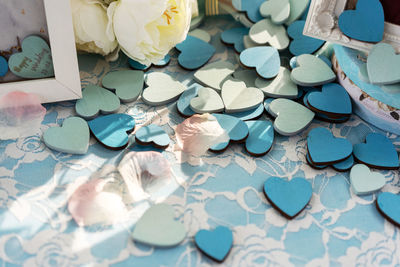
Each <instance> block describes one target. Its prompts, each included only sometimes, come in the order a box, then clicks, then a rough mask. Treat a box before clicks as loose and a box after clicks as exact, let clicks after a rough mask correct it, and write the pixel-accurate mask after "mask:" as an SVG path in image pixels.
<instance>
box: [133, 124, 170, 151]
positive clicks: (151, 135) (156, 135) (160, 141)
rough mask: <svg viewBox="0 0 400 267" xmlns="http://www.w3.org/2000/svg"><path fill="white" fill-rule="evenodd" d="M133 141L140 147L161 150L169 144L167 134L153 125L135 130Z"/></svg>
mask: <svg viewBox="0 0 400 267" xmlns="http://www.w3.org/2000/svg"><path fill="white" fill-rule="evenodd" d="M135 139H136V142H137V143H139V144H140V145H153V146H155V147H156V148H161V149H165V148H167V147H168V146H169V143H170V142H171V139H170V138H169V136H168V134H167V133H166V132H165V131H164V130H163V129H162V128H161V127H160V126H158V125H154V124H150V125H148V126H143V127H141V128H140V129H139V130H137V132H136V133H135Z"/></svg>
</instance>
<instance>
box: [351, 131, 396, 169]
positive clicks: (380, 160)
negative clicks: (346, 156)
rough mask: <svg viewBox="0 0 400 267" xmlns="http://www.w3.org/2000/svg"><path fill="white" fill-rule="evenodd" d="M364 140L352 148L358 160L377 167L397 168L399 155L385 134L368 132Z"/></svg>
mask: <svg viewBox="0 0 400 267" xmlns="http://www.w3.org/2000/svg"><path fill="white" fill-rule="evenodd" d="M365 140H366V142H365V143H363V144H356V145H354V148H353V154H354V157H355V158H356V159H357V160H358V161H359V162H361V163H364V164H365V165H367V166H369V167H372V168H377V169H390V170H396V169H398V168H399V155H398V154H397V151H396V148H395V147H394V145H393V144H392V142H391V141H390V140H389V139H388V138H387V137H386V136H384V135H381V134H379V133H370V134H368V135H367V137H366V139H365Z"/></svg>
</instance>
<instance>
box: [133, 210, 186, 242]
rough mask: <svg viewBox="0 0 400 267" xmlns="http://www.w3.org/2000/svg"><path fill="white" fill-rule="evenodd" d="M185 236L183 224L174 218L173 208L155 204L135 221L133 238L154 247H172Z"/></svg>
mask: <svg viewBox="0 0 400 267" xmlns="http://www.w3.org/2000/svg"><path fill="white" fill-rule="evenodd" d="M185 237H186V230H185V227H184V226H183V224H181V223H180V222H178V221H175V220H174V209H173V208H172V207H171V206H170V205H167V204H157V205H154V206H152V207H151V208H150V209H148V210H147V211H146V212H145V213H144V214H143V216H142V217H141V218H140V219H139V221H138V222H137V223H136V226H135V229H134V230H133V233H132V238H133V240H135V241H137V242H140V243H143V244H146V245H150V246H156V247H173V246H177V245H178V244H179V243H181V242H182V241H183V240H184V239H185Z"/></svg>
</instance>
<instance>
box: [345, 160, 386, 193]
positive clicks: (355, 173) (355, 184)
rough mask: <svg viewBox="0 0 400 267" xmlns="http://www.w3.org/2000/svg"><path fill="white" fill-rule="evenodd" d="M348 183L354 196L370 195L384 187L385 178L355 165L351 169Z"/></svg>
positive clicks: (362, 165) (360, 165)
mask: <svg viewBox="0 0 400 267" xmlns="http://www.w3.org/2000/svg"><path fill="white" fill-rule="evenodd" d="M350 183H351V188H352V189H353V192H354V193H355V194H356V195H366V194H372V193H374V192H376V191H378V190H380V189H381V188H382V187H384V186H385V184H386V180H385V176H384V175H383V174H381V173H378V172H371V171H370V169H369V168H368V167H367V166H365V165H364V164H357V165H354V166H353V168H351V171H350Z"/></svg>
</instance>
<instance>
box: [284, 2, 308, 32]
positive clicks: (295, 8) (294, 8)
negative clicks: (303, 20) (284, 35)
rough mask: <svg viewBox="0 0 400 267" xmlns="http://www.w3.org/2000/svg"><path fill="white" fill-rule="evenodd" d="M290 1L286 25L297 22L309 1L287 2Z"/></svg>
mask: <svg viewBox="0 0 400 267" xmlns="http://www.w3.org/2000/svg"><path fill="white" fill-rule="evenodd" d="M289 1H290V16H289V18H288V20H287V21H286V25H288V26H289V25H290V24H292V23H293V22H294V21H296V20H298V19H299V18H300V17H301V15H303V13H304V12H305V11H306V9H307V7H308V3H309V2H310V0H289Z"/></svg>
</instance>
